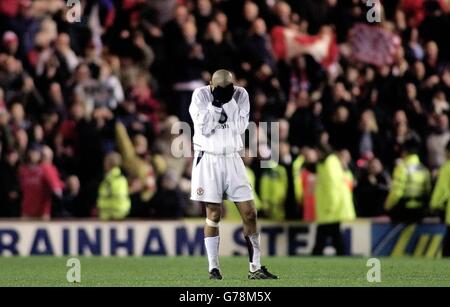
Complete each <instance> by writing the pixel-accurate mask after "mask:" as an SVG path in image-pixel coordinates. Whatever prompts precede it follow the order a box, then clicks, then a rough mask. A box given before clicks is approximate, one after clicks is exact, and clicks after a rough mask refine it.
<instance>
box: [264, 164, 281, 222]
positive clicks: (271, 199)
mask: <svg viewBox="0 0 450 307" xmlns="http://www.w3.org/2000/svg"><path fill="white" fill-rule="evenodd" d="M270 164H271V165H270V166H271V167H269V168H266V169H264V170H263V173H262V175H261V180H260V183H259V195H260V197H261V205H262V209H263V211H264V213H265V214H266V215H267V217H268V218H269V219H271V220H275V221H283V220H284V219H285V207H284V203H285V201H286V197H287V192H288V175H287V171H286V169H285V168H284V167H283V166H282V165H280V164H277V163H276V162H274V161H270Z"/></svg>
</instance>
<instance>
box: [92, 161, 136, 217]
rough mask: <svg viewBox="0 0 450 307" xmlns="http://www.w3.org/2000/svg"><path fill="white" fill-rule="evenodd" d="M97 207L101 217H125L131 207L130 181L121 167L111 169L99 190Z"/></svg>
mask: <svg viewBox="0 0 450 307" xmlns="http://www.w3.org/2000/svg"><path fill="white" fill-rule="evenodd" d="M97 207H98V209H99V216H100V218H101V219H105V220H108V219H122V218H125V217H126V216H127V215H128V213H129V211H130V207H131V203H130V197H129V195H128V182H127V179H126V178H125V177H124V176H123V175H122V172H121V171H120V168H118V167H115V168H113V169H111V170H110V171H109V172H108V173H107V174H106V176H105V179H104V180H103V181H102V182H101V184H100V187H99V190H98V198H97Z"/></svg>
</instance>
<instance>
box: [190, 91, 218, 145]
mask: <svg viewBox="0 0 450 307" xmlns="http://www.w3.org/2000/svg"><path fill="white" fill-rule="evenodd" d="M201 98H203V97H201V96H200V93H199V91H198V90H195V91H194V93H193V94H192V101H191V105H190V107H189V114H190V115H191V118H192V122H193V123H194V126H196V127H198V128H199V129H200V131H201V133H202V134H203V135H205V136H208V135H211V134H212V133H213V129H214V128H215V127H216V126H217V124H218V122H219V119H220V115H221V113H222V108H218V107H215V106H213V105H212V102H211V101H210V102H208V103H207V104H205V103H204V101H202V100H201Z"/></svg>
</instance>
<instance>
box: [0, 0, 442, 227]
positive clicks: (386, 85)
mask: <svg viewBox="0 0 450 307" xmlns="http://www.w3.org/2000/svg"><path fill="white" fill-rule="evenodd" d="M80 2H81V10H80V13H81V15H80V20H79V22H68V20H67V15H68V14H69V15H70V14H72V16H75V17H76V10H74V9H73V7H71V6H68V5H67V3H66V1H63V0H35V1H30V0H9V1H1V2H0V217H20V216H21V217H24V218H44V219H48V218H52V217H94V216H99V217H100V218H102V219H121V218H124V217H131V218H132V217H135V218H179V217H186V216H203V212H202V210H203V208H202V207H201V206H199V205H198V204H195V203H192V202H191V201H190V200H189V193H190V173H191V165H192V159H191V158H176V157H175V156H173V155H172V153H171V146H172V141H173V140H174V139H175V138H176V137H178V135H177V134H172V133H171V130H172V127H173V125H174V124H175V123H176V122H178V121H185V122H190V118H189V113H188V107H189V104H190V100H191V95H192V92H193V90H194V89H195V88H197V87H199V86H203V85H205V84H207V83H208V82H209V79H210V76H211V74H212V73H213V72H214V71H215V70H217V69H221V68H224V69H229V70H231V71H233V72H234V73H235V76H236V79H237V83H238V85H241V86H244V87H245V88H246V89H247V91H248V92H249V94H250V103H251V121H253V122H255V123H256V124H258V123H260V122H278V123H279V126H280V130H279V135H280V146H279V149H278V151H279V156H280V163H279V164H278V165H276V166H274V167H273V168H260V167H259V165H260V164H259V160H260V159H261V158H264V157H261V156H264V155H263V154H262V153H261V152H259V153H252V155H253V156H255V155H256V157H254V158H251V157H248V156H247V157H245V158H244V161H245V164H246V165H247V167H248V173H249V177H250V180H251V181H252V183H253V186H254V187H255V196H256V204H257V206H258V209H259V214H260V215H261V216H265V217H267V218H271V219H276V220H286V219H289V220H301V219H304V220H307V221H314V209H311V206H312V207H313V206H314V193H311V192H310V193H308V191H312V190H314V184H315V174H316V171H315V165H316V163H317V161H318V157H320V154H318V152H317V150H316V149H315V148H316V146H317V144H321V146H322V147H323V146H324V145H327V148H333V150H334V151H335V152H336V153H337V156H338V157H339V160H340V161H341V163H342V166H343V168H344V170H345V171H346V172H347V174H348V179H349V182H348V186H349V189H350V191H351V193H352V197H353V201H354V205H355V208H356V214H357V216H360V217H377V216H383V215H385V214H386V208H389V205H387V206H385V202H386V197H387V196H388V193H389V191H390V190H392V188H395V185H394V187H393V185H392V183H391V182H392V180H391V174H392V171H393V170H394V168H395V166H396V164H397V162H398V160H399V159H401V158H405V153H406V154H407V155H410V156H411V155H414V156H415V157H418V159H419V160H420V163H419V162H417V163H416V164H417V165H420V166H424V167H426V169H427V170H428V171H429V174H430V175H431V176H430V178H431V179H430V180H431V181H433V180H434V179H435V177H436V174H437V170H438V169H439V167H441V166H442V164H443V163H444V162H445V161H446V159H447V157H446V145H447V142H448V141H449V140H450V131H449V119H448V115H449V112H450V106H449V102H448V100H449V99H450V40H449V39H448V33H450V15H449V12H450V3H449V1H445V0H389V1H387V0H386V1H381V3H382V8H381V11H379V13H380V14H381V23H379V24H370V25H369V26H370V27H378V28H379V29H383V31H385V33H387V34H388V35H390V37H391V38H392V45H393V46H394V47H392V48H388V49H389V50H388V51H389V53H388V55H389V56H386V57H385V58H381V59H376V60H374V61H373V62H371V60H370V59H366V60H361V59H358V58H356V57H355V56H354V55H353V53H352V52H354V51H355V45H354V44H355V42H354V38H352V29H354V28H353V27H354V26H355V25H357V24H359V23H363V24H368V22H367V14H368V11H369V10H370V7H368V6H367V5H366V1H361V0H286V1H278V0H253V1H249V0H247V1H243V0H242V1H241V0H233V1H231V0H228V1H227V0H92V1H85V0H81V1H80ZM73 14H74V15H73ZM289 31H292V33H295V35H296V37H298V38H299V39H297V40H295V39H294V42H292V44H296V42H297V43H298V44H302V46H303V47H299V48H297V47H298V46H294V47H293V46H292V45H290V44H291V43H287V39H286V40H283V39H282V42H283V41H284V43H285V44H287V46H281V48H285V49H286V48H287V49H288V51H287V52H285V51H286V50H281V51H280V50H279V49H277V48H278V47H279V46H277V45H276V42H279V41H280V35H282V36H283V35H286V36H287V35H288V33H291V32H289ZM280 33H281V34H280ZM356 34H357V33H356ZM353 36H355V33H353ZM324 38H329V39H324ZM360 40H364V37H363V38H360ZM323 41H324V42H323ZM384 42H385V41H384V40H383V39H381V38H380V39H379V40H378V41H377V42H376V45H372V47H373V49H374V50H378V48H380V50H382V49H381V48H383V46H381V45H382V44H383V43H384ZM378 43H379V45H378ZM321 44H322V45H321ZM323 44H325V46H326V47H325V48H323V46H324V45H323ZM307 46H308V47H307ZM369 46H370V45H369ZM309 47H310V48H309ZM289 48H291V49H292V48H294V49H296V50H297V49H299V50H300V51H298V52H297V53H294V54H293V53H292V52H289V50H290V49H289ZM302 48H303V49H302ZM283 52H285V53H284V54H283ZM389 57H391V58H392V59H390V58H389ZM187 141H189V140H187ZM406 143H408V144H409V145H408V144H406ZM413 143H414V144H413ZM405 144H406V145H405ZM328 145H329V147H328ZM413 162H416V161H413ZM394 175H395V174H394ZM404 184H405V185H408V184H413V183H409V182H406V183H404ZM430 191H431V190H430V189H428V190H427V191H426V193H430ZM394 192H395V191H394ZM424 193H425V192H424ZM394 194H395V193H394ZM392 197H393V196H392ZM116 202H118V203H121V204H122V205H121V206H122V207H121V208H122V209H123V210H119V212H117V211H115V212H109V213H108V211H107V209H106V208H108V207H110V206H114V203H116ZM388 202H389V201H388ZM227 208H228V207H227ZM233 214H235V212H234V213H233V210H232V209H231V208H230V210H229V216H230V218H232V215H233Z"/></svg>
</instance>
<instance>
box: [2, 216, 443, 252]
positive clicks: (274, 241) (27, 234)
mask: <svg viewBox="0 0 450 307" xmlns="http://www.w3.org/2000/svg"><path fill="white" fill-rule="evenodd" d="M203 223H204V221H203V220H182V221H123V222H100V221H52V222H37V221H17V220H13V221H12V220H4V221H0V256H30V255H55V256H69V255H70V256H83V255H84V256H90V255H95V256H114V255H119V256H150V255H159V256H177V255H204V254H205V249H204V244H203V225H204V224H203ZM260 230H261V244H262V249H263V255H271V256H298V255H309V254H310V253H311V251H312V248H313V245H314V238H315V233H316V225H314V224H305V223H295V222H293V223H275V222H265V221H262V222H261V223H260ZM342 230H343V232H344V236H345V244H346V254H347V255H353V256H371V255H372V256H389V255H392V256H402V255H412V256H417V257H430V258H433V257H439V255H440V249H441V242H442V238H443V236H444V234H445V225H441V224H421V225H401V224H400V225H393V224H388V223H385V224H383V223H372V222H371V221H368V220H357V221H355V222H352V223H345V224H343V225H342ZM220 231H221V238H220V240H221V247H220V248H221V255H228V256H231V255H246V254H247V249H246V243H245V240H244V238H243V236H242V226H241V224H239V223H235V222H223V223H221V230H220ZM326 252H328V253H330V254H332V253H333V252H334V251H333V250H332V248H330V249H328V251H326Z"/></svg>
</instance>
